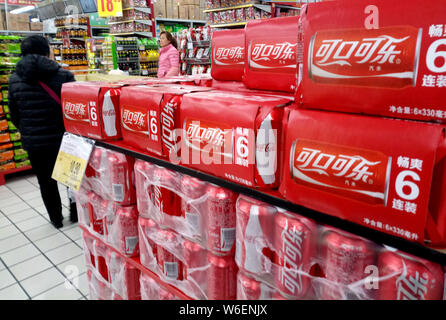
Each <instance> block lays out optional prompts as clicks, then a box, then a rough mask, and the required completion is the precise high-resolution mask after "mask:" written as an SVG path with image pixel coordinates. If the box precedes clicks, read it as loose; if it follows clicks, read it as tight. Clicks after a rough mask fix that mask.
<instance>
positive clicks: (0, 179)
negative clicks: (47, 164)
mask: <svg viewBox="0 0 446 320" xmlns="http://www.w3.org/2000/svg"><path fill="white" fill-rule="evenodd" d="M31 169H32V167H31V166H25V167H21V168H15V169H10V170H6V171H0V186H2V185H4V184H5V176H6V175H8V174H13V173H17V172H21V171H28V170H31Z"/></svg>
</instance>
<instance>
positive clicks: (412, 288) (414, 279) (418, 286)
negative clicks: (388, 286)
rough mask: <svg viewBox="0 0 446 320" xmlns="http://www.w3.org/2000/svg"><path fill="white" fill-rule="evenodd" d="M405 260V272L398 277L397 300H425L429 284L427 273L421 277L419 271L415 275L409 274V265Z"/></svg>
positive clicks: (396, 283)
mask: <svg viewBox="0 0 446 320" xmlns="http://www.w3.org/2000/svg"><path fill="white" fill-rule="evenodd" d="M402 262H403V272H402V273H401V275H400V276H399V277H398V279H396V282H395V285H396V288H397V290H398V291H397V300H425V295H426V294H427V284H428V282H429V280H428V276H427V274H423V276H422V277H420V274H419V272H418V271H416V272H415V276H412V275H409V274H408V272H407V266H406V264H405V263H404V260H403V261H402Z"/></svg>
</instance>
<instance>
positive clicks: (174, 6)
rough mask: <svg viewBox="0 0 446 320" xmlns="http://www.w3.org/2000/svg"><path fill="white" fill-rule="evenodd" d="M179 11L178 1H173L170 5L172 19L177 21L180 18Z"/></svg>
mask: <svg viewBox="0 0 446 320" xmlns="http://www.w3.org/2000/svg"><path fill="white" fill-rule="evenodd" d="M179 10H180V5H179V4H178V1H177V0H173V3H172V17H173V19H178V18H179V17H180V14H179Z"/></svg>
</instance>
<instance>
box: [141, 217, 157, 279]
mask: <svg viewBox="0 0 446 320" xmlns="http://www.w3.org/2000/svg"><path fill="white" fill-rule="evenodd" d="M138 224H139V255H140V259H141V264H142V265H143V266H144V267H146V268H149V269H150V265H151V263H153V262H154V261H156V259H157V256H158V245H157V244H156V243H155V242H154V241H153V240H152V239H150V238H149V237H148V236H147V235H148V234H150V233H152V231H151V229H152V230H154V231H155V232H156V231H157V229H158V226H157V224H156V223H155V221H153V220H152V219H149V218H144V217H139V219H138ZM148 246H149V247H148ZM152 271H153V270H152Z"/></svg>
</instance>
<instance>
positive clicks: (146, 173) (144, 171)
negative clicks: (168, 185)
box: [134, 159, 156, 216]
mask: <svg viewBox="0 0 446 320" xmlns="http://www.w3.org/2000/svg"><path fill="white" fill-rule="evenodd" d="M155 168H156V167H155V165H154V164H151V163H150V162H147V161H143V160H139V159H137V160H136V161H135V166H134V172H135V189H136V205H137V207H138V212H139V214H140V215H142V216H148V214H149V201H150V194H149V191H148V186H149V185H150V181H151V180H153V173H154V171H155Z"/></svg>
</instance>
